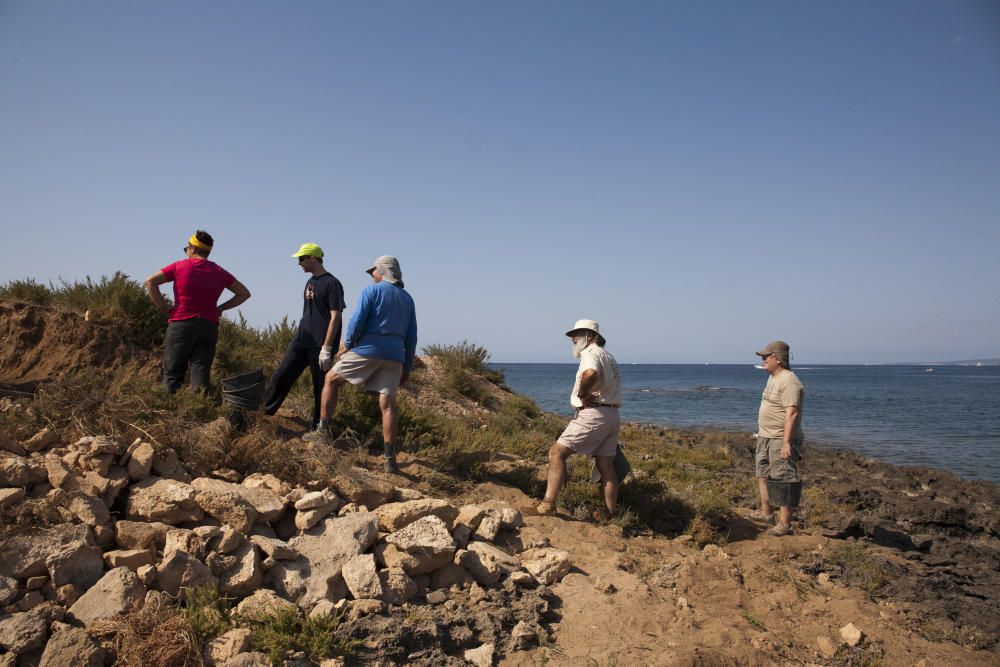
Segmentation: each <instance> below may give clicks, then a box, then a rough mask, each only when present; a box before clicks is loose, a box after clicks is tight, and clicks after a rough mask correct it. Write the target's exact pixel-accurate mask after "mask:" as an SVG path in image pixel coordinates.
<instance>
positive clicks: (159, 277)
mask: <svg viewBox="0 0 1000 667" xmlns="http://www.w3.org/2000/svg"><path fill="white" fill-rule="evenodd" d="M169 282H170V279H169V278H167V277H166V276H165V275H163V271H157V272H156V273H154V274H153V275H151V276H150V277H148V278H146V283H145V284H146V292H147V293H148V294H149V299H150V301H152V302H153V305H154V306H156V309H157V310H158V311H160V312H161V313H163V314H164V315H169V314H170V306H168V305H167V302H166V301H165V300H164V299H163V295H162V294H161V293H160V285H165V284H166V283H169Z"/></svg>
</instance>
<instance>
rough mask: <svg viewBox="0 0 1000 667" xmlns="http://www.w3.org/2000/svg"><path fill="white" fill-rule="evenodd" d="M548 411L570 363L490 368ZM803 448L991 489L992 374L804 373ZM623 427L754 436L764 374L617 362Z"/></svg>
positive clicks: (563, 390) (995, 419)
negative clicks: (916, 468)
mask: <svg viewBox="0 0 1000 667" xmlns="http://www.w3.org/2000/svg"><path fill="white" fill-rule="evenodd" d="M491 365H492V366H493V367H494V368H496V369H498V370H502V371H503V372H504V375H505V378H506V383H507V385H508V386H509V387H510V388H511V389H513V390H514V391H516V392H518V393H521V394H525V395H527V396H530V397H531V398H533V399H534V400H535V402H537V403H538V405H539V406H540V407H541V408H542V409H544V410H547V411H550V412H554V413H557V414H561V415H566V416H567V417H568V416H570V415H571V414H572V408H570V405H569V395H570V391H571V390H572V388H573V381H574V378H575V375H576V368H577V366H576V364H525V363H498V364H491ZM792 370H793V371H794V372H795V374H796V375H798V377H799V379H800V380H802V383H803V384H804V385H805V387H806V397H805V402H804V406H803V421H802V426H803V430H804V432H805V435H806V441H807V443H809V444H812V445H814V446H818V447H834V448H841V447H846V448H849V449H853V450H854V451H856V452H859V453H862V454H864V455H865V456H869V457H871V458H875V459H880V460H882V461H885V462H888V463H894V464H898V465H909V466H913V465H920V466H930V467H934V468H942V469H945V470H950V471H952V472H955V473H957V474H959V475H961V476H962V477H965V478H971V479H985V480H989V481H992V482H1000V366H996V365H993V366H979V367H977V366H951V365H935V366H910V365H871V366H848V365H803V366H793V368H792ZM621 373H622V390H623V392H624V405H623V406H622V410H621V416H622V419H623V420H626V421H634V422H646V423H653V424H663V425H667V426H676V427H694V428H713V429H722V430H732V431H754V430H756V426H757V409H758V407H759V406H760V396H761V392H762V390H763V388H764V384H765V382H767V373H766V372H765V371H763V370H761V369H759V368H756V367H754V366H753V365H751V364H742V365H737V364H701V365H698V364H622V365H621Z"/></svg>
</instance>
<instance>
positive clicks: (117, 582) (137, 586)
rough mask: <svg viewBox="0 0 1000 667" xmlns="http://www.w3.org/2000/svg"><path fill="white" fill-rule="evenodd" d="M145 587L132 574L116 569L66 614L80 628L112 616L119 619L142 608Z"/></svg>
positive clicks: (124, 569)
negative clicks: (81, 625)
mask: <svg viewBox="0 0 1000 667" xmlns="http://www.w3.org/2000/svg"><path fill="white" fill-rule="evenodd" d="M145 599H146V587H145V586H143V585H142V582H141V581H139V577H137V576H136V574H135V572H133V571H132V570H130V569H128V568H127V567H117V568H115V569H113V570H111V571H110V572H108V573H107V574H105V575H104V576H103V577H102V578H101V580H100V581H98V582H97V583H96V584H94V586H93V587H92V588H91V589H90V590H88V591H87V592H86V593H84V594H83V595H82V596H81V597H80V599H79V600H77V601H76V603H75V604H74V605H73V606H72V607H70V608H69V612H68V613H67V615H68V617H69V618H72V619H74V620H76V621H79V622H80V623H82V624H84V625H89V624H90V623H92V622H94V621H96V620H98V619H101V618H110V617H112V616H121V615H123V614H127V613H129V612H131V611H134V610H136V609H138V608H139V607H141V606H142V603H143V601H144V600H145Z"/></svg>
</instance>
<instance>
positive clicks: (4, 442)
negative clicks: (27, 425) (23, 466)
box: [0, 434, 28, 456]
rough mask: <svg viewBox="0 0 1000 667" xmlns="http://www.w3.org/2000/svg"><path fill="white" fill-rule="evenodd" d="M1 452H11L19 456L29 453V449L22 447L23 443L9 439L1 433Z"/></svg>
mask: <svg viewBox="0 0 1000 667" xmlns="http://www.w3.org/2000/svg"><path fill="white" fill-rule="evenodd" d="M0 452H9V453H11V454H17V455H18V456H27V455H28V450H26V449H25V448H24V447H22V446H21V443H19V442H14V441H13V440H8V439H7V437H6V436H4V435H3V434H0Z"/></svg>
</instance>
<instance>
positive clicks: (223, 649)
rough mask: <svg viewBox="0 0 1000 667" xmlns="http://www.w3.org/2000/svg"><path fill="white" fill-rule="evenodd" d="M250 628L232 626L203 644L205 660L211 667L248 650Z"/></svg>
mask: <svg viewBox="0 0 1000 667" xmlns="http://www.w3.org/2000/svg"><path fill="white" fill-rule="evenodd" d="M250 632H251V631H250V628H233V629H232V630H230V631H229V632H226V633H224V634H222V635H219V636H218V637H216V638H215V639H212V640H211V641H209V642H208V643H207V644H206V645H205V662H206V663H207V664H208V665H209V667H212V666H213V665H221V664H223V663H225V662H226V661H227V660H230V659H232V658H235V657H236V656H237V655H239V654H240V653H245V652H247V651H249V650H250Z"/></svg>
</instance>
